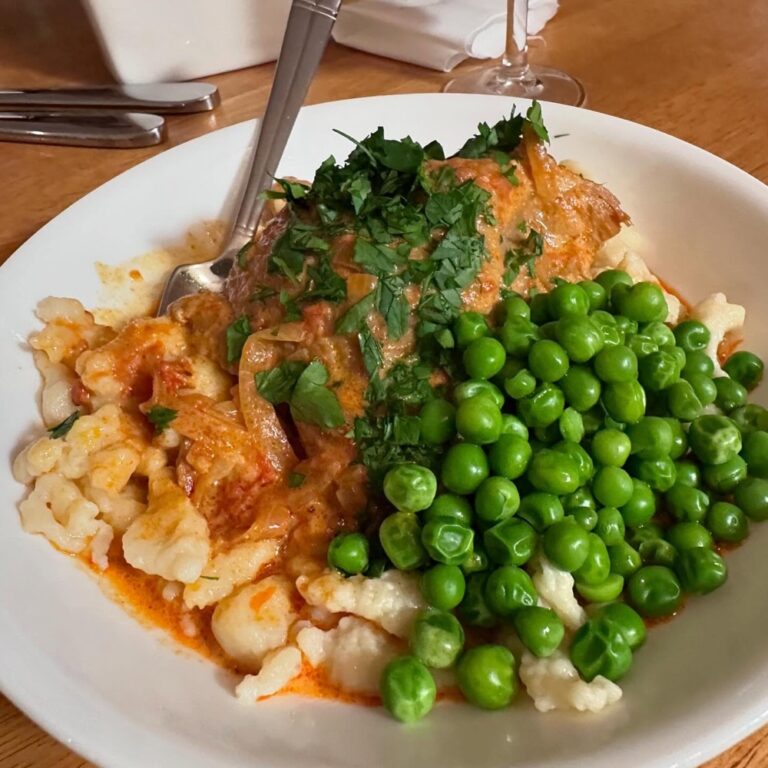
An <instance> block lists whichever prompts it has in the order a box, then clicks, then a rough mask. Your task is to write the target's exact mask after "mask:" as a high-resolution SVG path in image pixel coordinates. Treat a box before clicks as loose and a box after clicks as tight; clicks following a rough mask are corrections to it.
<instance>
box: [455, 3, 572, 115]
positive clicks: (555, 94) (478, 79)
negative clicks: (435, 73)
mask: <svg viewBox="0 0 768 768" xmlns="http://www.w3.org/2000/svg"><path fill="white" fill-rule="evenodd" d="M527 39H528V0H507V43H506V50H505V51H504V55H503V56H502V58H501V64H498V65H496V66H494V67H488V68H486V69H481V70H474V71H472V72H467V73H466V74H464V75H459V76H458V77H456V78H454V79H453V80H451V81H450V82H448V83H447V84H446V86H445V88H444V89H443V90H444V91H446V92H448V93H495V94H499V95H501V96H519V97H522V98H525V99H542V100H544V101H556V102H558V103H560V104H573V105H575V106H577V107H579V106H581V105H582V104H583V103H584V100H585V93H584V87H583V86H582V84H581V83H580V82H579V81H578V80H577V79H576V78H575V77H571V76H570V75H569V74H566V73H565V72H561V71H560V70H559V69H553V68H552V67H540V66H537V65H531V64H529V63H528V42H527Z"/></svg>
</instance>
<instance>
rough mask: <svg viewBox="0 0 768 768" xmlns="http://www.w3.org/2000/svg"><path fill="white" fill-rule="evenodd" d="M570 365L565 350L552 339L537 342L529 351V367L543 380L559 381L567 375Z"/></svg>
mask: <svg viewBox="0 0 768 768" xmlns="http://www.w3.org/2000/svg"><path fill="white" fill-rule="evenodd" d="M568 366H569V362H568V355H567V354H566V352H565V350H564V349H563V348H562V347H561V346H560V345H559V344H558V343H557V342H556V341H551V340H550V339H542V340H541V341H537V342H535V343H534V345H533V346H532V347H531V350H530V352H529V353H528V368H529V369H530V371H531V373H533V375H534V376H536V377H537V378H539V379H541V381H548V382H550V383H551V382H555V381H559V380H560V379H562V378H563V376H565V374H566V372H567V370H568Z"/></svg>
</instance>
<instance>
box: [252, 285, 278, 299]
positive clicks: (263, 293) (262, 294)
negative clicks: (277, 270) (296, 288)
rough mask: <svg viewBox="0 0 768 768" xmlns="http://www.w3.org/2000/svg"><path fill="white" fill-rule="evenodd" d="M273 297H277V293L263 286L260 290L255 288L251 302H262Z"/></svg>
mask: <svg viewBox="0 0 768 768" xmlns="http://www.w3.org/2000/svg"><path fill="white" fill-rule="evenodd" d="M273 296H277V291H276V290H275V289H274V288H268V287H267V286H263V287H261V288H257V289H256V290H255V291H254V292H253V293H252V294H251V301H264V300H265V299H271V298H272V297H273Z"/></svg>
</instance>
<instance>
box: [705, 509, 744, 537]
mask: <svg viewBox="0 0 768 768" xmlns="http://www.w3.org/2000/svg"><path fill="white" fill-rule="evenodd" d="M705 524H706V526H707V528H709V530H710V532H711V533H712V535H713V536H714V537H715V539H717V540H718V541H727V542H729V543H737V542H739V541H743V540H744V539H746V538H747V534H748V533H749V524H748V523H747V517H746V515H745V514H744V512H743V511H742V510H741V509H739V508H738V507H737V506H736V505H735V504H729V503H728V502H727V501H716V502H715V503H714V504H713V505H712V507H711V508H710V510H709V512H708V513H707V519H706V523H705Z"/></svg>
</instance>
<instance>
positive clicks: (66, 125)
mask: <svg viewBox="0 0 768 768" xmlns="http://www.w3.org/2000/svg"><path fill="white" fill-rule="evenodd" d="M164 137H165V120H163V118H162V117H160V116H159V115H147V114H143V113H141V112H121V113H111V112H93V111H88V112H82V111H71V110H70V111H57V112H35V111H29V110H5V111H3V110H2V109H0V141H13V142H24V143H30V144H65V145H68V146H73V147H108V148H136V147H151V146H153V145H154V144H159V143H160V142H161V141H162V140H163V138H164Z"/></svg>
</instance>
